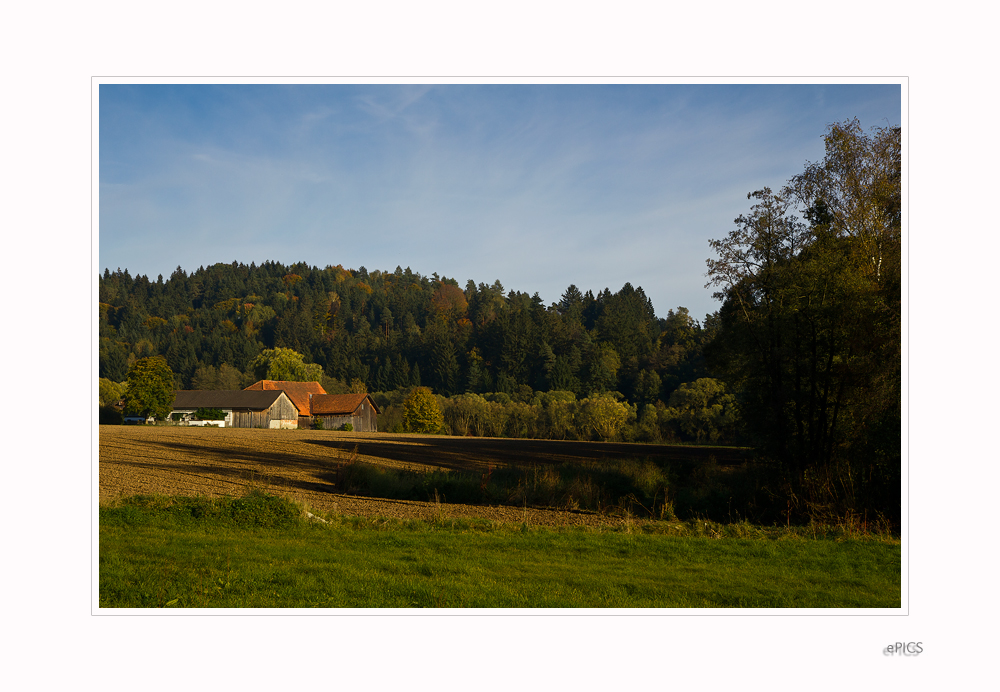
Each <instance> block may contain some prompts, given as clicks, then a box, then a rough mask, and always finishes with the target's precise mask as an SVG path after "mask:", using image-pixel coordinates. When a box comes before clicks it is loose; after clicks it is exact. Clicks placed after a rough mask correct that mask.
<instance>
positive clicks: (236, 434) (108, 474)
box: [99, 425, 743, 526]
mask: <svg viewBox="0 0 1000 692" xmlns="http://www.w3.org/2000/svg"><path fill="white" fill-rule="evenodd" d="M99 434H100V460H99V461H100V469H99V471H100V501H101V503H102V504H103V503H108V502H113V501H114V500H116V499H118V498H122V497H128V496H132V495H173V496H207V497H220V496H227V495H228V496H241V495H243V494H245V493H246V492H247V491H248V490H250V489H252V488H257V489H261V490H264V491H266V492H272V493H276V494H280V495H285V496H288V497H292V498H294V499H297V500H300V501H303V502H305V503H306V504H307V505H308V506H309V507H310V508H312V509H313V511H316V510H319V511H321V512H336V513H338V514H342V515H349V516H365V517H391V518H398V519H443V518H449V519H451V518H483V519H490V520H493V521H500V522H508V523H518V524H519V523H522V522H526V523H528V524H533V525H557V526H566V525H570V526H572V525H587V526H611V525H615V524H620V523H622V522H623V521H626V519H623V518H622V517H614V516H608V515H603V514H598V513H595V512H583V511H566V510H557V509H544V508H533V507H507V506H491V507H487V506H479V505H461V504H448V503H439V502H415V501H406V500H387V499H381V498H368V497H358V496H355V495H345V494H341V493H339V492H338V488H337V478H338V473H337V470H338V468H339V467H340V466H342V465H343V464H346V463H349V462H350V461H351V460H352V459H356V460H358V461H363V462H367V463H370V464H376V465H381V466H389V467H395V468H400V469H408V470H416V471H435V470H444V471H482V472H485V471H486V470H487V469H488V468H489V467H494V468H496V467H499V466H502V465H507V464H518V465H534V464H538V465H545V464H559V463H563V462H567V461H580V460H588V459H589V460H597V459H614V458H646V457H648V458H650V459H654V460H657V459H660V460H670V459H687V460H690V459H694V458H708V457H709V456H714V457H715V458H716V460H717V461H718V463H719V464H723V465H724V464H736V463H740V462H741V461H743V456H742V452H741V451H740V450H736V449H732V448H709V447H681V446H670V445H645V444H641V445H640V444H624V443H602V442H576V441H573V442H568V441H556V440H516V439H497V438H481V437H450V436H437V435H398V434H388V433H347V432H332V431H323V430H261V429H246V428H197V427H172V426H164V427H160V426H104V425H102V426H100V433H99ZM628 521H634V519H628Z"/></svg>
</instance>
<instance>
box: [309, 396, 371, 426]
mask: <svg viewBox="0 0 1000 692" xmlns="http://www.w3.org/2000/svg"><path fill="white" fill-rule="evenodd" d="M318 417H319V418H322V419H323V427H324V428H325V429H326V430H338V429H339V428H340V426H342V425H343V424H344V423H350V424H351V425H352V426H354V430H355V432H378V415H377V414H376V413H375V409H373V408H372V405H371V402H370V401H368V400H367V399H365V400H364V401H363V402H362V403H361V405H360V406H358V409H357V410H356V411H355V412H354V415H353V416H318Z"/></svg>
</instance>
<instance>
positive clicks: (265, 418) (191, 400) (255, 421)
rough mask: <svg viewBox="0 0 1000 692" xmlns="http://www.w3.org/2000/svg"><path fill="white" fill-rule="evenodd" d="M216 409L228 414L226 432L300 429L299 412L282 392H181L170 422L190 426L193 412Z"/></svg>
mask: <svg viewBox="0 0 1000 692" xmlns="http://www.w3.org/2000/svg"><path fill="white" fill-rule="evenodd" d="M200 408H216V409H220V410H221V411H223V413H224V414H225V418H224V423H223V425H224V427H227V428H297V427H298V420H299V409H298V408H297V407H296V406H295V404H293V403H292V400H291V399H289V398H288V396H287V395H286V394H285V393H284V392H283V391H280V390H273V391H247V390H243V391H208V390H197V389H194V390H192V389H182V390H178V391H175V392H174V403H173V411H172V412H171V414H170V419H171V420H174V421H178V422H179V423H180V424H181V425H184V424H187V425H191V424H192V423H193V421H192V420H191V419H192V418H193V416H194V412H195V411H197V410H198V409H200Z"/></svg>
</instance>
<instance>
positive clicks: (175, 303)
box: [99, 262, 713, 403]
mask: <svg viewBox="0 0 1000 692" xmlns="http://www.w3.org/2000/svg"><path fill="white" fill-rule="evenodd" d="M99 286H100V288H99V291H100V294H99V301H100V345H99V348H100V377H102V378H109V379H111V380H113V381H115V382H120V381H123V380H124V379H125V377H126V373H127V372H128V369H129V367H130V366H131V364H132V363H133V362H134V361H135V360H136V359H138V358H142V357H145V356H152V355H163V356H165V357H166V359H167V363H168V364H169V365H170V368H171V369H172V370H173V372H174V375H175V380H176V381H175V385H176V386H177V387H178V388H185V389H214V388H229V389H233V388H238V387H240V386H243V385H245V384H248V383H250V382H252V381H254V380H255V379H259V378H257V377H256V374H255V373H254V372H253V371H252V366H251V362H252V361H253V360H254V358H255V357H256V356H258V355H259V354H260V353H261V352H262V351H263V350H265V349H272V348H277V347H283V348H289V349H293V350H294V351H297V352H298V353H300V354H302V355H303V357H304V360H305V362H307V363H309V362H312V363H317V364H319V365H321V366H322V368H323V373H324V381H325V385H326V386H327V388H328V391H330V390H331V389H334V390H335V389H337V388H339V387H342V386H343V387H345V388H346V386H347V385H348V384H349V383H351V382H353V381H355V380H360V381H361V382H363V383H364V384H365V386H366V387H367V389H368V391H390V390H394V389H400V388H404V387H409V386H413V385H424V386H429V387H431V388H432V389H433V390H434V391H435V392H436V393H438V394H441V395H443V396H451V395H453V394H457V393H463V392H506V393H508V394H512V395H513V394H518V393H525V392H527V391H528V389H529V388H530V389H531V390H536V391H548V390H561V391H571V392H574V393H576V394H577V395H578V396H586V395H588V394H590V393H592V392H603V391H617V392H620V393H621V394H623V395H624V396H625V397H626V398H627V399H628V400H629V401H632V402H633V403H654V402H656V401H657V400H662V401H666V400H667V399H668V398H669V396H670V394H671V392H673V391H674V390H675V389H676V388H677V387H678V386H679V385H680V384H682V383H684V382H692V381H694V380H695V379H697V378H699V377H704V376H706V375H707V373H706V371H705V365H704V359H703V357H702V347H703V345H704V344H705V343H706V342H707V340H708V338H709V331H710V327H711V323H712V322H713V320H712V319H711V318H706V320H705V321H706V324H705V325H704V326H703V325H701V324H699V323H698V322H696V321H695V320H693V319H692V318H691V317H690V316H689V315H688V312H687V310H686V309H685V308H678V309H677V310H676V311H674V310H670V311H668V313H667V315H666V317H660V318H658V317H657V316H656V315H655V313H654V310H653V305H652V303H651V302H650V300H649V298H647V297H646V295H645V293H643V290H642V288H633V287H632V286H631V285H630V284H625V286H623V287H622V288H621V290H619V291H618V292H617V293H611V292H610V290H608V289H605V290H604V291H601V292H600V293H599V294H598V295H597V296H596V297H595V296H594V295H593V293H592V292H590V291H588V292H587V293H586V294H583V293H581V292H580V291H579V289H577V288H576V286H570V287H569V288H567V290H566V292H565V293H564V294H563V296H562V297H561V300H560V301H559V302H558V303H554V304H552V305H549V306H545V305H543V304H542V301H541V299H540V298H539V296H538V294H537V293H536V294H535V295H534V296H529V295H528V294H526V293H520V292H518V291H513V290H512V291H506V290H505V288H504V287H503V286H501V285H500V283H499V282H494V283H493V284H492V285H487V284H484V283H480V284H478V285H477V284H476V283H475V282H474V281H472V280H469V281H468V283H467V284H466V286H465V288H464V290H463V289H462V288H461V287H460V286H459V285H458V282H457V281H455V280H454V279H449V278H446V277H440V278H439V277H438V275H437V274H436V273H435V274H433V276H431V277H427V276H422V275H420V274H418V273H414V272H412V271H410V269H409V268H407V269H405V270H404V269H401V268H399V267H397V268H396V270H395V271H393V272H382V271H372V272H368V271H367V270H366V269H365V268H364V267H362V268H360V269H358V270H353V269H344V268H343V267H342V266H340V265H338V266H327V267H325V268H323V269H320V268H318V267H314V266H313V267H310V266H308V265H307V264H305V263H299V264H294V265H291V266H286V265H282V264H279V263H277V262H265V263H263V264H261V265H259V266H257V265H254V264H251V265H250V266H246V265H244V264H241V263H236V262H234V263H232V264H215V265H212V266H210V267H207V268H204V267H203V268H199V269H198V270H197V271H194V272H192V273H191V274H188V273H186V272H185V271H184V270H183V269H181V268H180V267H178V268H177V270H176V271H174V273H173V274H172V275H171V276H170V278H169V279H163V277H162V276H161V277H158V278H157V280H156V281H150V280H149V279H148V278H147V277H145V276H137V277H132V276H130V275H129V273H128V271H127V270H126V271H124V272H123V271H121V270H118V271H115V272H111V271H109V270H105V272H104V276H103V277H101V278H100V280H99Z"/></svg>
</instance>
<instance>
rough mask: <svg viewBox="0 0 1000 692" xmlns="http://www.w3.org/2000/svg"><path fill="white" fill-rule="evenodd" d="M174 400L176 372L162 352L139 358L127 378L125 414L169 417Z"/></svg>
mask: <svg viewBox="0 0 1000 692" xmlns="http://www.w3.org/2000/svg"><path fill="white" fill-rule="evenodd" d="M173 403H174V374H173V372H172V371H171V370H170V366H169V365H167V361H166V359H165V358H163V357H162V356H156V357H153V358H140V359H139V360H137V361H136V362H135V365H133V366H132V367H131V368H130V369H129V371H128V376H127V377H126V379H125V409H124V410H125V414H126V415H132V416H143V417H146V418H148V417H153V418H161V419H162V418H166V417H167V416H168V415H170V411H171V406H172V405H173Z"/></svg>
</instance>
